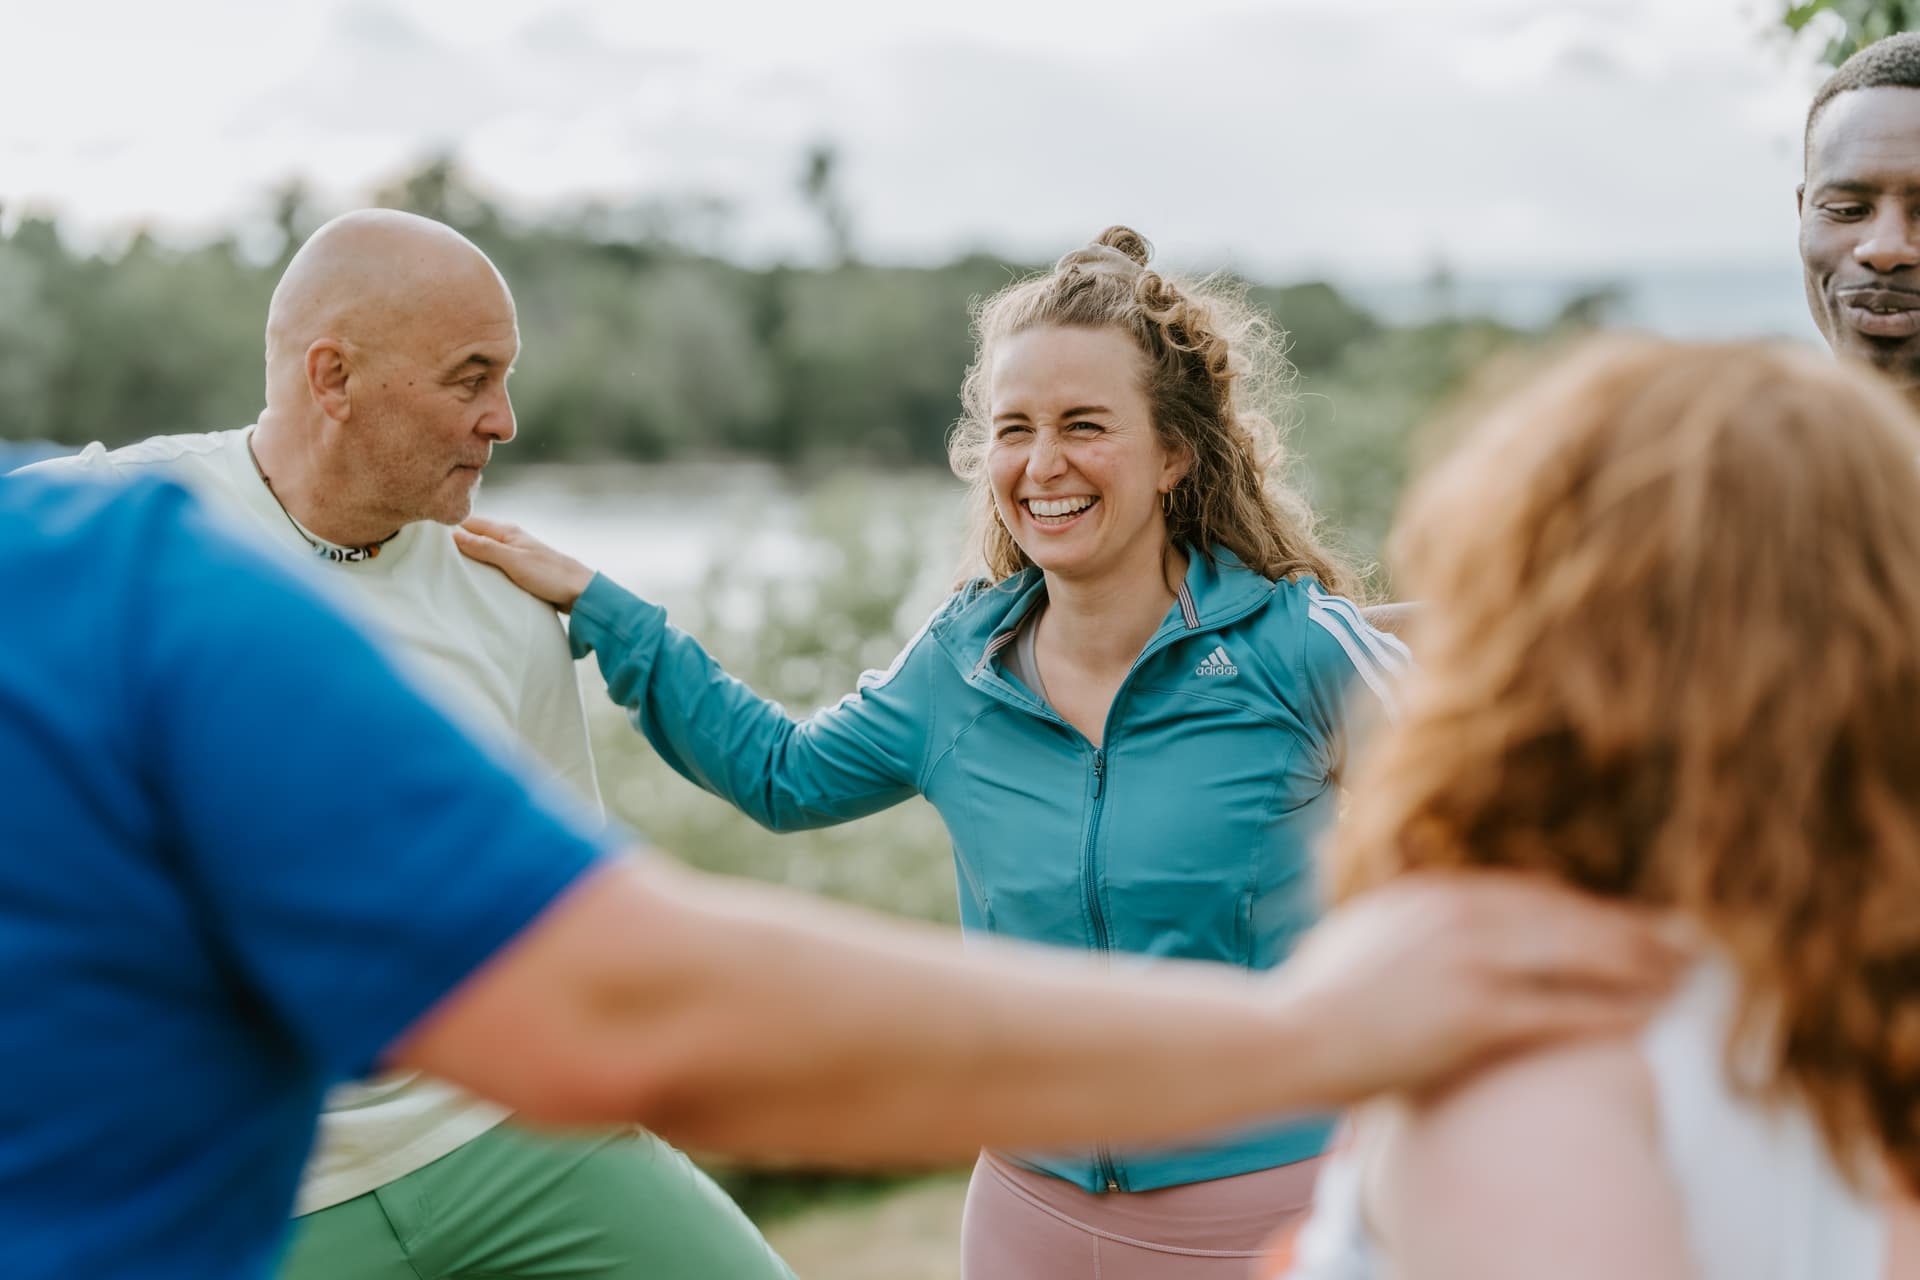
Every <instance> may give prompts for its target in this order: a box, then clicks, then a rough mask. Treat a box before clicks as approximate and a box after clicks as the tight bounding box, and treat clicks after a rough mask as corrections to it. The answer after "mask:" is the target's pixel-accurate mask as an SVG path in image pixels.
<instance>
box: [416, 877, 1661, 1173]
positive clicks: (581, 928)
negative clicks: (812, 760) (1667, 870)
mask: <svg viewBox="0 0 1920 1280" xmlns="http://www.w3.org/2000/svg"><path fill="white" fill-rule="evenodd" d="M1683 955H1684V953H1683V952H1682V951H1679V950H1676V949H1674V948H1672V947H1671V946H1670V945H1668V944H1666V943H1664V942H1662V941H1661V940H1660V939H1659V938H1658V936H1657V935H1656V934H1655V932H1654V931H1653V930H1651V929H1650V928H1649V927H1648V926H1647V923H1646V922H1645V921H1643V920H1641V919H1639V918H1637V917H1632V916H1630V915H1629V914H1627V913H1624V912H1621V911H1620V910H1619V909H1618V908H1612V907H1608V906H1606V905H1605V904H1594V903H1589V902H1585V901H1584V900H1581V899H1579V898H1578V897H1577V896H1576V895H1572V894H1569V893H1568V892H1566V891H1565V890H1557V889H1548V888H1543V887H1541V886H1538V885H1533V884H1529V883H1527V882H1526V881H1525V880H1524V879H1521V878H1515V877H1500V876H1495V875H1490V874H1483V875H1479V876H1475V877H1468V878H1466V879H1465V880H1464V881H1462V880H1458V879H1453V878H1447V877H1437V878H1436V877H1425V878H1422V877H1408V878H1407V879H1406V880H1404V881H1402V882H1400V883H1397V884H1396V885H1394V886H1391V887H1389V888H1387V889H1385V890H1380V891H1376V892H1375V893H1374V894H1371V895H1368V897H1367V898H1364V899H1362V900H1361V901H1360V902H1359V903H1356V904H1352V905H1349V906H1347V907H1344V908H1342V910H1340V911H1339V912H1337V913H1335V915H1334V916H1333V917H1332V918H1331V919H1330V920H1328V921H1326V922H1323V923H1322V924H1321V925H1320V926H1319V927H1317V928H1316V929H1315V930H1314V931H1313V933H1312V934H1311V935H1309V936H1308V938H1307V939H1306V940H1305V941H1304V942H1303V944H1302V945H1301V946H1300V947H1299V948H1298V949H1297V950H1296V952H1295V954H1294V955H1293V957H1292V958H1291V959H1289V961H1288V962H1287V964H1286V965H1285V966H1284V968H1283V969H1282V970H1281V971H1280V972H1279V973H1276V974H1269V975H1259V976H1255V975H1249V974H1245V973H1241V972H1238V971H1236V970H1231V969H1225V968H1220V967H1216V966H1204V965H1183V964H1175V963H1163V964H1157V965H1154V966H1152V967H1151V968H1142V967H1139V966H1137V965H1135V964H1134V963H1132V962H1131V961H1128V960H1124V959H1123V960H1121V961H1120V962H1119V963H1118V964H1116V965H1115V966H1114V968H1113V969H1112V970H1109V969H1108V968H1107V967H1106V966H1105V965H1104V964H1103V962H1102V961H1101V960H1100V959H1098V958H1096V957H1090V956H1084V955H1077V954H1071V953H1066V952H1061V951H1057V950H1051V949H1038V948H1026V947H1019V946H1014V945H1008V944H994V943H991V942H984V943H983V942H979V941H976V942H975V943H974V944H973V945H971V946H969V947H967V948H965V949H964V950H963V948H962V947H961V945H960V942H959V938H958V936H957V935H956V934H954V933H953V932H952V931H951V930H942V929H935V928H932V927H930V926H924V925H914V924H906V923H902V922H898V921H891V920H887V919H884V918H881V917H877V916H873V915H870V914H867V913H864V912H860V911H856V910H853V909H851V908H847V907H842V906H837V905H834V904H830V903H824V902H821V901H820V900H818V899H815V898H810V897H808V896H806V895H803V894H798V893H792V892H787V891H783V890H778V889H771V888H768V887H766V886H763V885H753V884H749V883H744V882H738V881H728V880H722V879H719V878H716V877H710V876H703V875H699V874H696V873H693V872H688V871H685V870H681V869H677V868H674V867H673V866H671V865H670V864H666V863H664V862H648V863H641V862H626V861H623V862H620V863H618V864H616V865H611V866H607V867H603V868H601V869H600V870H598V871H596V872H595V873H593V874H591V875H589V876H588V877H587V878H586V879H585V880H583V881H582V882H581V883H580V884H579V885H578V886H576V887H575V888H574V889H573V890H572V891H570V892H569V893H568V894H567V895H566V896H564V897H563V898H562V899H561V900H560V901H558V902H557V903H555V904H553V905H551V906H550V907H549V908H548V910H547V911H546V912H545V913H544V914H543V915H542V916H541V917H540V919H539V920H538V921H536V922H535V923H534V924H533V925H532V926H531V927H529V928H528V929H527V930H526V931H525V932H524V933H523V934H522V936H521V937H520V938H518V939H516V940H515V941H514V942H513V943H512V944H511V945H510V946H508V947H507V948H506V949H505V950H504V951H503V952H502V953H501V954H500V955H498V956H496V957H495V958H494V959H493V960H491V961H490V962H489V963H488V964H487V965H486V966H484V967H483V968H482V969H481V970H480V971H479V972H478V973H476V974H475V975H473V976H472V977H471V978H470V979H469V980H468V981H467V982H466V983H464V984H463V985H462V986H461V988H460V989H459V990H457V991H455V992H453V993H451V994H449V995H448V996H447V997H446V998H445V999H443V1000H442V1001H441V1002H440V1004H439V1005H438V1006H436V1007H435V1008H434V1009H433V1010H431V1011H430V1012H429V1013H428V1014H426V1015H425V1016H424V1017H422V1019H421V1020H420V1022H419V1023H418V1024H416V1025H415V1026H414V1027H413V1028H410V1029H409V1031H408V1032H407V1033H406V1035H404V1036H403V1037H402V1038H401V1039H400V1040H399V1041H398V1042H397V1043H396V1045H395V1046H394V1049H393V1052H392V1058H393V1060H394V1061H395V1062H396V1063H397V1064H399V1065H403V1066H410V1067H413V1068H416V1069H419V1070H423V1071H429V1072H433V1073H435V1074H438V1075H441V1076H444V1077H445V1078H447V1079H450V1080H452V1081H454V1082H455V1083H458V1084H463V1085H465V1086H467V1087H468V1088H470V1089H472V1090H474V1091H475V1092H477V1093H481V1094H483V1095H486V1096H489V1097H493V1098H497V1099H499V1100H500V1101H502V1102H505V1103H506V1104H507V1105H509V1106H512V1107H516V1108H518V1109H521V1110H523V1111H525V1112H527V1113H528V1114H529V1118H531V1119H535V1120H545V1121H548V1122H553V1123H567V1124H591V1123H605V1122H611V1121H616V1120H622V1119H632V1120H640V1121H642V1122H644V1123H647V1124H649V1125H651V1126H654V1127H656V1128H659V1129H660V1130H662V1131H663V1132H666V1133H668V1134H669V1135H671V1136H675V1137H679V1138H681V1139H683V1140H685V1141H687V1142H690V1143H693V1144H696V1145H701V1146H706V1147H711V1148H715V1149H725V1150H729V1151H735V1152H741V1153H752V1154H760V1155H779V1156H785V1157H802V1158H808V1159H813V1160H825V1161H845V1162H869V1163H872V1162H900V1161H909V1162H915V1163H921V1162H926V1161H929V1160H938V1159H943V1158H946V1157H951V1156H955V1155H962V1154H964V1153H965V1152H967V1151H969V1150H971V1149H972V1148H973V1147H974V1146H976V1145H980V1144H983V1143H985V1144H1003V1145H1032V1146H1047V1145H1052V1144H1059V1143H1067V1142H1074V1141H1088V1140H1093V1139H1097V1138H1109V1139H1114V1140H1120V1141H1127V1140H1152V1139H1155V1138H1162V1137H1170V1136H1173V1135H1176V1134H1191V1133H1196V1132H1199V1131H1203V1130H1207V1129H1211V1128H1215V1127H1222V1126H1226V1125H1229V1124H1231V1123H1233V1122H1235V1121H1240V1120H1251V1119H1255V1118H1258V1117H1262V1116H1275V1115H1280V1114H1283V1113H1285V1112H1287V1111H1292V1110H1301V1109H1307V1108H1314V1107H1322V1106H1328V1105H1340V1104H1344V1103H1347V1102H1351V1101H1354V1100H1356V1099H1358V1098H1361V1097H1365V1096H1368V1095H1370V1094H1372V1093H1375V1092H1378V1091H1381V1090H1385V1089H1396V1088H1399V1089H1411V1088H1417V1087H1419V1086H1421V1085H1423V1084H1427V1083H1431V1082H1433V1081H1437V1080H1442V1079H1447V1078H1452V1077H1453V1076H1455V1075H1456V1074H1457V1073H1458V1072H1459V1071H1460V1069H1461V1068H1462V1067H1464V1066H1466V1065H1468V1064H1470V1063H1472V1062H1474V1061H1476V1060H1479V1059H1481V1058H1483V1057H1485V1056H1487V1055H1490V1054H1494V1053H1497V1052H1502V1051H1508V1050H1511V1049H1513V1048H1516V1047H1519V1046H1523V1045H1527V1044H1531V1043H1537V1042H1538V1041H1540V1040H1543V1039H1546V1038H1548V1037H1551V1036H1556V1035H1566V1034H1569V1033H1594V1032H1600V1033H1619V1032H1623V1031H1630V1030H1631V1029H1632V1028H1633V1027H1634V1026H1636V1025H1637V1023H1638V1020H1639V1019H1640V1018H1641V1017H1642V1016H1644V1014H1645V1012H1646V1011H1647V1009H1648V1008H1650V1007H1651V1006H1652V1004H1653V1003H1654V1002H1655V1001H1656V1000H1657V999H1658V998H1659V996H1660V994H1661V992H1662V991H1663V990H1664V988H1665V984H1666V983H1667V981H1668V980H1669V979H1670V977H1671V974H1672V973H1673V972H1674V970H1675V968H1676V967H1677V965H1678V964H1679V963H1680V962H1681V960H1682V958H1683Z"/></svg>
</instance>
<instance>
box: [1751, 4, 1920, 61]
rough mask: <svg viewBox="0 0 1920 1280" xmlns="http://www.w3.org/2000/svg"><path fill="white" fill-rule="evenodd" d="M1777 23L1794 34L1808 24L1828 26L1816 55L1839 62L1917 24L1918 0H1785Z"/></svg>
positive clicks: (1919, 20)
mask: <svg viewBox="0 0 1920 1280" xmlns="http://www.w3.org/2000/svg"><path fill="white" fill-rule="evenodd" d="M1780 21H1781V24H1782V25H1784V26H1785V27H1786V29H1787V30H1788V31H1790V32H1793V33H1794V34H1796V35H1797V34H1799V33H1800V32H1801V31H1803V30H1805V29H1806V28H1807V27H1808V26H1810V25H1814V26H1817V27H1819V28H1820V29H1830V30H1832V31H1833V34H1832V35H1831V36H1830V37H1829V38H1828V40H1827V43H1826V46H1825V48H1823V49H1822V50H1821V51H1820V57H1821V59H1822V60H1823V61H1825V62H1826V63H1828V64H1829V65H1830V66H1836V67H1837V66H1839V65H1840V64H1841V63H1843V62H1845V61H1846V60H1847V59H1848V58H1850V57H1852V56H1853V55H1854V54H1855V53H1857V52H1859V50H1860V49H1861V48H1863V47H1864V46H1866V45H1870V44H1872V43H1873V42H1874V41H1875V40H1883V39H1885V38H1886V37H1888V36H1890V35H1895V34H1897V33H1899V32H1902V31H1911V30H1913V29H1914V28H1915V27H1916V26H1920V0H1809V2H1808V3H1805V4H1798V3H1792V2H1789V3H1788V4H1787V5H1786V6H1785V8H1784V11H1783V12H1782V13H1781V15H1780Z"/></svg>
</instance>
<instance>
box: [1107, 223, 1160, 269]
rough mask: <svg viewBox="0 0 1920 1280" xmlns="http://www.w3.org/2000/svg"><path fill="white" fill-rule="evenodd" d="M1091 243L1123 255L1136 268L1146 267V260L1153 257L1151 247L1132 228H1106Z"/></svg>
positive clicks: (1145, 239) (1144, 238)
mask: <svg viewBox="0 0 1920 1280" xmlns="http://www.w3.org/2000/svg"><path fill="white" fill-rule="evenodd" d="M1093 243H1094V244H1096V245H1099V246H1101V247H1103V248H1107V249H1113V250H1116V251H1118V252H1120V253H1123V254H1125V255H1126V256H1127V257H1128V258H1130V259H1131V260H1132V261H1133V264H1134V265H1135V266H1138V267H1144V266H1146V265H1147V259H1148V258H1151V257H1152V256H1153V245H1152V244H1150V243H1148V241H1147V238H1146V237H1145V236H1143V235H1141V234H1140V233H1139V232H1138V231H1135V230H1134V229H1133V228H1132V227H1122V226H1117V225H1116V226H1111V227H1108V228H1107V229H1106V230H1105V231H1102V232H1101V233H1100V234H1099V235H1097V236H1095V237H1094V238H1093Z"/></svg>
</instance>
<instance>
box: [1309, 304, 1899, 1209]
mask: <svg viewBox="0 0 1920 1280" xmlns="http://www.w3.org/2000/svg"><path fill="white" fill-rule="evenodd" d="M1393 550H1394V558H1395V561H1396V563H1397V567H1398V568H1399V570H1400V574H1399V576H1398V582H1399V584H1400V585H1401V586H1402V588H1403V589H1407V590H1410V591H1411V592H1412V594H1414V595H1415V596H1417V597H1418V598H1421V599H1423V600H1425V601H1428V602H1429V603H1428V604H1427V605H1426V606H1424V612H1423V613H1422V615H1421V616H1420V617H1419V619H1418V620H1417V622H1416V623H1415V627H1414V635H1413V641H1414V645H1415V651H1416V654H1417V656H1418V657H1419V660H1420V666H1421V671H1420V673H1419V674H1418V675H1417V676H1416V677H1415V678H1414V680H1413V682H1412V683H1411V685H1410V686H1409V688H1408V689H1407V691H1406V699H1405V709H1404V713H1403V716H1402V718H1401V720H1400V722H1399V723H1398V724H1397V725H1395V726H1394V727H1393V728H1392V729H1391V730H1389V731H1388V732H1387V733H1385V734H1384V735H1383V737H1382V738H1381V740H1380V741H1379V742H1378V743H1376V744H1375V749H1374V750H1373V751H1371V752H1370V753H1369V756H1368V758H1367V759H1366V761H1365V762H1364V763H1363V765H1362V767H1361V770H1360V773H1359V775H1358V776H1357V778H1356V780H1355V785H1354V789H1353V794H1354V802H1353V805H1352V809H1351V812H1350V814H1349V816H1348V818H1347V820H1346V822H1345V823H1344V824H1343V826H1342V829H1341V831H1340V832H1339V834H1338V836H1337V838H1336V844H1335V848H1334V852H1333V857H1332V863H1331V867H1330V874H1331V878H1332V881H1333V889H1334V893H1335V895H1336V896H1337V897H1345V896H1348V895H1351V894H1353V893H1356V892H1359V891H1361V890H1364V889H1366V888H1368V887H1369V886H1371V885H1374V884H1377V883H1379V882H1380V881H1382V880H1384V879H1386V878H1387V877H1390V876H1392V875H1394V874H1396V873H1398V872H1400V871H1402V870H1406V869H1410V868H1416V867H1428V868H1432V867H1467V866H1476V867H1510V868H1522V869H1532V870H1536V871H1539V872H1543V873H1545V874H1548V875H1551V876H1554V877H1556V878H1558V879H1560V880H1563V881H1566V882H1569V883H1571V884H1573V885H1576V886H1578V887H1580V888H1583V889H1586V890H1588V891H1590V892H1593V893H1596V894H1601V895H1604V896H1607V897H1612V898H1620V899H1626V900H1631V901H1635V902H1643V903H1649V904H1655V905H1660V906H1665V907H1671V908H1675V909H1677V910H1678V911H1680V912H1682V913H1683V914H1684V915H1686V916H1687V917H1688V918H1690V919H1691V920H1693V921H1694V922H1696V923H1697V924H1698V925H1699V926H1700V927H1701V928H1702V929H1703V930H1704V931H1705V933H1706V934H1707V936H1708V937H1709V938H1711V939H1712V941H1713V942H1714V943H1715V944H1717V946H1718V947H1720V948H1721V949H1722V950H1723V951H1724V952H1725V954H1726V955H1727V956H1728V957H1729V959H1730V960H1731V962H1732V963H1733V965H1734V966H1735V967H1736V969H1737V971H1738V974H1739V977H1740V986H1741V991H1742V1003H1741V1010H1740V1018H1739V1023H1738V1025H1737V1027H1736V1028H1735V1031H1734V1040H1733V1043H1737V1044H1739V1045H1740V1046H1741V1048H1742V1053H1741V1054H1739V1055H1735V1054H1733V1052H1732V1043H1730V1045H1729V1058H1728V1066H1729V1070H1730V1072H1731V1073H1732V1075H1733V1077H1734V1078H1735V1079H1736V1080H1737V1081H1739V1082H1740V1083H1741V1084H1742V1085H1743V1086H1745V1087H1748V1088H1750V1089H1753V1090H1755V1091H1757V1092H1759V1093H1760V1094H1762V1095H1765V1096H1772V1097H1781V1096H1791V1097H1793V1098H1796V1099H1798V1100H1801V1101H1804V1102H1805V1103H1806V1104H1807V1105H1808V1106H1809V1107H1810V1108H1811V1110H1812V1112H1813V1114H1814V1115H1815V1116H1816V1117H1817V1118H1818V1120H1819V1122H1820V1124H1821V1127H1822V1129H1823V1131H1824V1133H1825V1135H1826V1137H1827V1140H1828V1142H1829V1145H1830V1147H1831V1148H1832V1150H1833V1151H1834V1153H1835V1154H1836V1156H1837V1157H1838V1159H1839V1161H1840V1163H1841V1164H1842V1166H1843V1167H1845V1168H1848V1169H1849V1170H1852V1171H1855V1172H1856V1173H1858V1172H1862V1171H1864V1169H1865V1167H1866V1166H1865V1164H1864V1163H1863V1160H1864V1159H1865V1158H1867V1157H1868V1156H1870V1155H1871V1154H1873V1153H1883V1154H1885V1155H1886V1156H1887V1157H1889V1158H1890V1159H1891V1161H1892V1163H1893V1164H1894V1166H1895V1167H1896V1168H1897V1169H1898V1171H1899V1172H1900V1174H1901V1175H1902V1177H1903V1178H1904V1180H1905V1181H1906V1183H1907V1184H1908V1185H1909V1186H1911V1187H1913V1188H1915V1189H1916V1190H1920V420H1916V419H1915V418H1914V417H1913V415H1912V413H1911V411H1910V410H1909V408H1908V407H1907V405H1906V404H1905V403H1904V402H1903V401H1902V400H1901V399H1900V398H1899V396H1898V395H1897V394H1896V393H1895V392H1894V391H1892V390H1891V389H1890V388H1888V387H1886V386H1884V385H1882V384H1881V383H1880V382H1879V381H1878V380H1877V379H1876V378H1874V377H1873V376H1872V375H1870V374H1869V373H1867V372H1865V371H1863V370H1857V369H1853V368H1848V367H1845V366H1842V365H1839V364H1835V363H1833V362H1831V361H1829V360H1827V359H1825V358H1823V357H1821V356H1819V355H1817V354H1815V353H1813V352H1811V351H1803V350H1797V349H1787V348H1784V347H1775V346H1762V345H1726V346H1709V345H1674V344H1667V343H1660V342H1655V341H1651V340H1635V339H1609V340H1603V341H1600V342H1598V343H1596V344H1593V345H1590V346H1588V347H1585V348H1583V349H1581V350H1580V351H1578V352H1576V353H1575V354H1574V355H1573V356H1572V357H1571V358H1570V359H1567V360H1565V361H1564V362H1561V363H1559V364H1557V365H1556V366H1555V367H1554V368H1552V369H1551V370H1550V371H1549V372H1548V373H1546V374H1545V375H1544V376H1542V377H1540V378H1539V379H1537V380H1536V381H1534V382H1533V383H1532V384H1531V385H1530V386H1529V387H1527V388H1526V389H1525V390H1524V391H1522V392H1521V393H1520V394H1519V395H1517V396H1515V397H1513V398H1510V399H1508V400H1507V401H1506V402H1504V404H1502V405H1501V406H1500V407H1499V408H1497V409H1496V410H1495V411H1494V412H1492V413H1491V414H1490V415H1489V416H1488V417H1486V418H1485V419H1484V420H1483V421H1481V423H1480V424H1479V426H1478V427H1477V429H1475V430H1474V431H1473V432H1472V433H1471V434H1470V435H1469V437H1468V438H1467V439H1466V440H1465V442H1464V443H1463V445H1462V446H1461V447H1460V448H1459V449H1458V450H1457V451H1456V452H1455V453H1454V454H1453V455H1452V456H1451V457H1449V458H1448V459H1447V460H1445V461H1444V462H1443V463H1441V464H1440V465H1439V466H1438V467H1437V468H1436V469H1435V470H1434V471H1433V472H1432V473H1431V474H1430V475H1429V476H1428V478H1427V479H1425V480H1424V481H1423V482H1422V483H1421V484H1419V485H1418V486H1417V488H1416V489H1415V491H1414V493H1413V494H1412V496H1411V498H1410V500H1409V503H1408V505H1407V507H1406V508H1405V511H1404V514H1403V517H1402V520H1401V523H1400V527H1399V528H1398V530H1397V531H1396V535H1395V538H1394V541H1393ZM1756 1047H1757V1049H1758V1052H1757V1053H1755V1052H1754V1050H1755V1048H1756Z"/></svg>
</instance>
